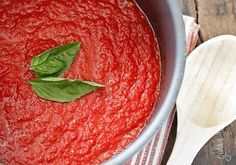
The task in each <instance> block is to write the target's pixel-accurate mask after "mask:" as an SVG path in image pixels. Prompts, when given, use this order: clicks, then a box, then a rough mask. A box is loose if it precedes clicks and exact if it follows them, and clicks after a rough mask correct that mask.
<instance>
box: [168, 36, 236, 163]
mask: <svg viewBox="0 0 236 165" xmlns="http://www.w3.org/2000/svg"><path fill="white" fill-rule="evenodd" d="M235 64H236V37H235V36H230V35H223V36H219V37H216V38H213V39H211V40H209V41H207V42H205V43H204V44H202V45H200V46H199V47H198V48H196V49H195V50H194V51H193V52H192V53H191V54H190V55H189V57H188V58H187V61H186V69H185V73H184V79H183V83H182V86H181V89H180V92H179V95H178V97H177V102H176V106H177V114H178V127H177V136H176V142H175V145H174V149H173V151H172V154H171V157H170V159H169V161H168V163H167V164H169V165H172V164H173V165H189V164H191V163H192V161H193V159H194V157H195V156H196V154H197V153H198V151H199V150H200V149H201V148H202V146H203V145H204V144H205V143H206V142H207V141H208V140H209V139H210V138H211V137H212V136H213V135H215V134H216V133H217V132H219V131H220V130H221V129H223V128H224V127H226V126H227V125H229V124H230V123H232V122H233V121H234V120H235V119H236V101H235V98H236V65H235Z"/></svg>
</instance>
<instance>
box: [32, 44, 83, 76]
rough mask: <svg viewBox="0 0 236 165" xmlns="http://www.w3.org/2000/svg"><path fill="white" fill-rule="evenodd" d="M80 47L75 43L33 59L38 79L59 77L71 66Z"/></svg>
mask: <svg viewBox="0 0 236 165" xmlns="http://www.w3.org/2000/svg"><path fill="white" fill-rule="evenodd" d="M80 45H81V44H80V42H73V43H70V44H66V45H63V46H59V47H56V48H53V49H50V50H48V51H46V52H43V53H41V54H39V55H38V56H36V57H34V58H33V59H32V61H31V68H32V70H33V71H34V72H35V74H36V76H37V77H49V76H51V77H54V76H55V77H56V76H59V75H60V74H62V73H63V72H65V71H66V70H67V69H68V68H69V67H70V66H71V64H72V63H73V61H74V59H75V57H76V55H77V54H78V51H79V50H80Z"/></svg>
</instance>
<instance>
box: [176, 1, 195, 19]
mask: <svg viewBox="0 0 236 165" xmlns="http://www.w3.org/2000/svg"><path fill="white" fill-rule="evenodd" d="M178 2H179V5H180V8H181V9H182V12H183V14H184V15H188V16H192V17H195V18H196V14H197V13H196V10H195V8H196V6H195V2H194V0H178Z"/></svg>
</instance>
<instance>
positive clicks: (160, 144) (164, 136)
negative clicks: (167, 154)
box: [124, 16, 200, 165]
mask: <svg viewBox="0 0 236 165" xmlns="http://www.w3.org/2000/svg"><path fill="white" fill-rule="evenodd" d="M183 19H184V23H185V31H186V41H187V53H188V54H189V53H190V52H191V51H192V50H193V49H194V48H195V46H196V43H197V40H198V31H199V28H200V27H199V25H197V24H196V23H195V19H194V18H193V17H189V16H183ZM175 112H176V111H175V110H174V111H172V112H171V113H170V114H169V116H168V118H167V120H166V121H165V123H164V124H163V126H162V128H161V130H160V132H158V133H157V134H156V135H155V136H154V138H153V139H152V141H151V142H149V143H148V144H147V145H146V146H145V147H144V149H143V150H141V151H139V152H138V153H137V154H136V155H135V156H134V157H133V158H132V159H131V160H129V161H128V162H126V163H125V164H124V165H160V164H161V161H162V157H163V155H164V151H165V147H166V144H167V140H168V137H169V133H170V129H171V126H172V122H173V119H174V116H175Z"/></svg>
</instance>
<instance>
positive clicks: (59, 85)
mask: <svg viewBox="0 0 236 165" xmlns="http://www.w3.org/2000/svg"><path fill="white" fill-rule="evenodd" d="M29 83H30V84H31V85H32V89H33V91H34V92H35V93H36V94H37V95H38V96H39V97H41V98H43V99H47V100H51V101H57V102H70V101H73V100H75V99H78V98H80V97H81V96H83V95H86V94H88V93H90V92H92V91H94V90H96V89H97V88H100V87H103V85H101V84H98V83H94V82H88V81H80V80H68V79H65V78H58V77H48V78H38V79H34V80H30V81H29Z"/></svg>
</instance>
